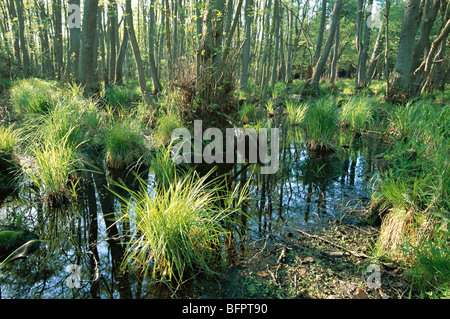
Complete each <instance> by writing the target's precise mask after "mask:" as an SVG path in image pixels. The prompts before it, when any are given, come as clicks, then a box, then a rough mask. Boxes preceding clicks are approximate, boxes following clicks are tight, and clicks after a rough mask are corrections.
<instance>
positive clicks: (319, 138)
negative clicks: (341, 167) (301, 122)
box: [305, 97, 338, 153]
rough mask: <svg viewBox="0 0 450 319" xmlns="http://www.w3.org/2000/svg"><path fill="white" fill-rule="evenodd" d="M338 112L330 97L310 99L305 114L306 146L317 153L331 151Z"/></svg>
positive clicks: (332, 149)
mask: <svg viewBox="0 0 450 319" xmlns="http://www.w3.org/2000/svg"><path fill="white" fill-rule="evenodd" d="M337 120H338V113H337V108H336V100H335V99H334V98H332V97H328V98H319V99H317V100H315V101H311V102H310V104H309V108H308V111H307V114H306V116H305V130H306V140H307V143H306V146H307V147H308V150H309V151H312V152H318V153H327V152H333V151H334V146H333V144H332V139H333V137H334V136H335V134H336V132H337Z"/></svg>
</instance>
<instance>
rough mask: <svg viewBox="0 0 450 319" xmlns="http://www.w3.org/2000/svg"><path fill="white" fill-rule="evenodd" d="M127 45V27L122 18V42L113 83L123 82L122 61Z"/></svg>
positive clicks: (120, 83)
mask: <svg viewBox="0 0 450 319" xmlns="http://www.w3.org/2000/svg"><path fill="white" fill-rule="evenodd" d="M127 46H128V28H127V19H126V18H124V19H123V38H122V43H121V45H120V50H119V55H118V57H117V63H116V75H115V77H114V79H115V84H117V85H122V83H123V63H124V61H125V54H126V51H127Z"/></svg>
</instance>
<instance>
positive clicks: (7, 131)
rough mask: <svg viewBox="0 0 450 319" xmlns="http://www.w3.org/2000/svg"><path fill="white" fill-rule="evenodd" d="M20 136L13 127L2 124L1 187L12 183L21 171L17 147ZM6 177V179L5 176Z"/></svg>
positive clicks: (0, 153)
mask: <svg viewBox="0 0 450 319" xmlns="http://www.w3.org/2000/svg"><path fill="white" fill-rule="evenodd" d="M19 142H20V137H19V135H18V134H17V132H16V131H15V130H14V129H13V128H12V127H3V126H0V183H1V184H3V185H0V188H1V187H3V186H7V185H11V182H13V180H14V178H13V177H15V176H16V175H17V173H18V172H19V162H18V160H17V158H16V152H15V149H16V147H17V146H18V144H19ZM3 177H5V179H4V178H3Z"/></svg>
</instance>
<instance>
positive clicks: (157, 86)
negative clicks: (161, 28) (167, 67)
mask: <svg viewBox="0 0 450 319" xmlns="http://www.w3.org/2000/svg"><path fill="white" fill-rule="evenodd" d="M154 4H155V0H152V1H151V3H150V12H149V15H150V21H149V22H150V26H149V39H148V43H149V47H150V48H149V60H150V72H151V75H152V79H153V87H154V92H153V93H154V94H158V93H159V92H161V90H162V86H161V83H160V82H159V76H158V69H157V68H156V63H155V54H154V50H155V47H154V42H155V41H154V33H155V9H154Z"/></svg>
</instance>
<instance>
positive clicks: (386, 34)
mask: <svg viewBox="0 0 450 319" xmlns="http://www.w3.org/2000/svg"><path fill="white" fill-rule="evenodd" d="M390 7H391V1H390V0H386V8H385V12H384V18H385V23H384V24H385V36H384V41H385V42H386V43H385V48H384V76H385V77H386V97H387V99H389V96H390V94H391V93H390V86H389V65H388V53H389V11H390Z"/></svg>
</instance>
